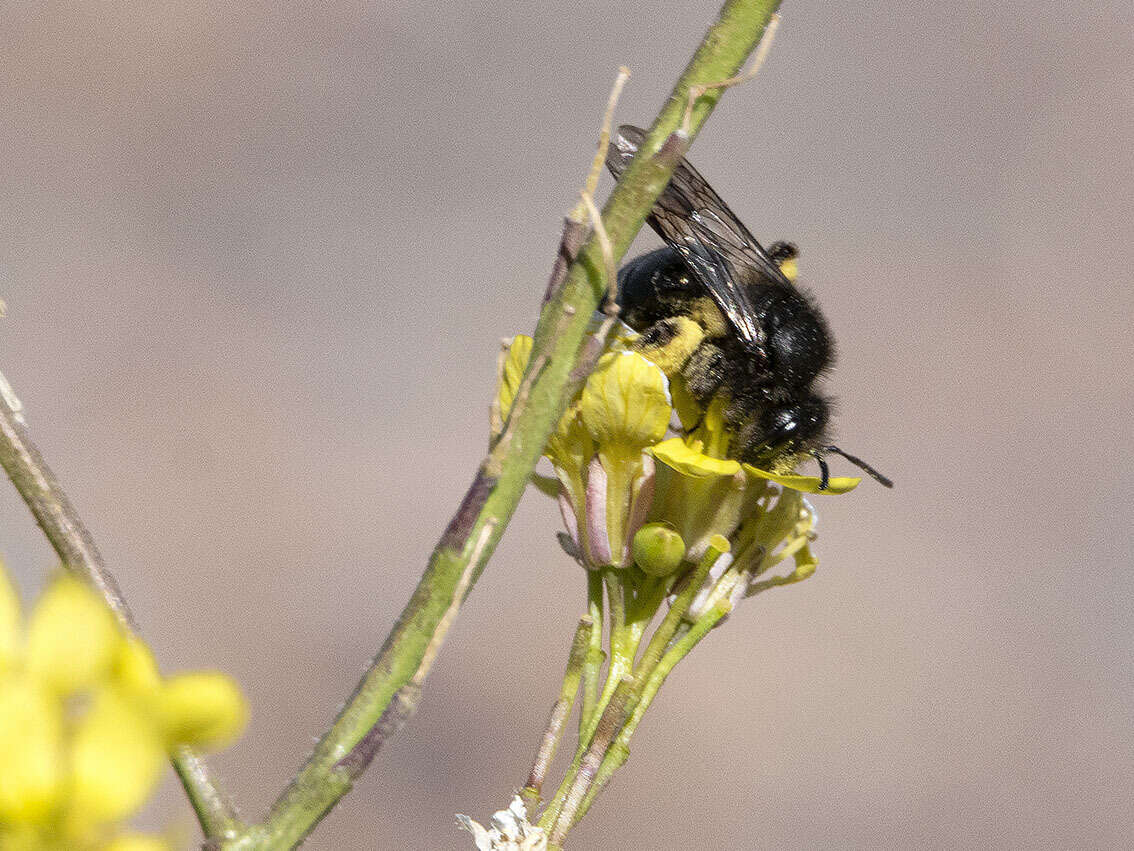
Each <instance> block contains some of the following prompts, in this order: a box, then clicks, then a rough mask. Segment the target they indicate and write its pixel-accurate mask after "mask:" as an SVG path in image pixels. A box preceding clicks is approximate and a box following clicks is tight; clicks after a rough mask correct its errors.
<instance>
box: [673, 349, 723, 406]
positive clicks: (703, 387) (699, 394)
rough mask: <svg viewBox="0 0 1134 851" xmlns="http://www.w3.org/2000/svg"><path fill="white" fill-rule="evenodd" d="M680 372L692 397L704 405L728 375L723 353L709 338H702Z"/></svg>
mask: <svg viewBox="0 0 1134 851" xmlns="http://www.w3.org/2000/svg"><path fill="white" fill-rule="evenodd" d="M681 374H682V375H683V376H685V383H686V384H688V385H689V392H690V393H692V394H693V398H694V399H696V400H697V401H698V402H700V403H701V404H702V405H704V404H706V403H708V401H709V400H710V399H712V398H713V396H715V395H716V394H717V391H718V390H720V389H721V387H722V386H723V385H724V382H725V379H726V378H727V377H728V370H727V364H726V363H725V353H724V352H723V351H721V348H720V347H719V346H717V345H716V344H715V343H713V342H711V341H710V340H702V341H701V345H699V346H698V347H697V348H696V349H694V350H693V354H691V355H690V356H689V359H688V360H687V361H685V365H684V366H682V368H681Z"/></svg>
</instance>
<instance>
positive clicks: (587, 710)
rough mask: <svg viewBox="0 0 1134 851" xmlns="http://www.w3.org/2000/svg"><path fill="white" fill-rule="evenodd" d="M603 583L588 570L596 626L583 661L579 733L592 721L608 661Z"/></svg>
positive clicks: (589, 601) (589, 597) (589, 605)
mask: <svg viewBox="0 0 1134 851" xmlns="http://www.w3.org/2000/svg"><path fill="white" fill-rule="evenodd" d="M602 595H603V584H602V576H601V575H600V574H599V573H598V571H594V570H588V571H587V610H588V612H589V614H590V616H591V619H592V620H593V621H594V624H595V628H594V629H593V630H591V635H590V645H589V646H588V648H587V658H586V661H585V662H584V663H583V701H582V705H581V707H580V709H579V735H580V736H581V735H582V733H583V730H584V729H585V728H586V726H587V725H588V724H589V723H590V722H591V718H592V717H593V716H594V711H595V706H596V704H597V703H598V693H599V674H600V673H601V671H602V663H603V662H605V661H606V653H604V652H603V649H602V633H603V604H602Z"/></svg>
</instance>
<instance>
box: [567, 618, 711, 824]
mask: <svg viewBox="0 0 1134 851" xmlns="http://www.w3.org/2000/svg"><path fill="white" fill-rule="evenodd" d="M730 611H732V604H731V603H730V602H729V601H728V600H720V601H718V602H717V604H716V605H715V606H713V607H712V608H710V609H709V610H708V611H707V612H706V613H705V614H704V615H703V616H702V617H701V618H700V619H699V620H698V621H697V622H696V623H695V624H693V626H692V627H691V628H690V629H689V631H688V632H686V633H685V634H684V635H683V636H682V637H681V638H679V639H678V640H677V641H675V642H674V643H673V646H672V647H670V649H669V650H667V651H666V653H665V655H664V656H662V658H661V659H660V660H659V662H658V664H657V666H656V667H655V668H654V670H653V671H652V672H651V673H650V675H649V678H648V679H647V680H646V681H645V683H644V684H643V685H641V686H640V688H639V689H637V690H636V691H637V695H636V698H637V700H636V702H635V703H633V705H632V709H631V712H630V717H629V718H628V719H627V721H626V723H625V724H623V725H622V729H621V730H619V732H618V735H617V737H616V738H615V739H614V741H613V742H612V743H611V745H610V747H609V748H608V749H607V751H606V754H605V755H604V756H603V759H602V762H601V764H600V765H599V767H598V769H597V770H596V771H595V775H594V779H593V780H592V781H591V784H590V786H589V787H588V789H587V792H586V795H585V796H584V798H583V800H582V802H581V803H580V805H579V808H578V811H577V812H576V814H575V818H574V821H573V822H572V826H573V825H575V824H578V823H579V820H580V819H582V818H583V816H585V815H586V814H587V810H589V809H590V807H591V804H592V803H593V802H594V799H595V796H597V795H598V794H599V793H600V792H601V791H602V790H603V787H605V786H606V784H607V783H608V782H609V781H610V778H611V776H612V775H613V774H614V772H615V771H617V770H618V769H619V768H620V767H621V766H622V764H623V763H624V762H626V760H627V758H628V757H629V756H630V739H631V737H632V736H633V735H634V731H635V730H637V729H638V724H639V722H640V721H641V720H642V716H643V715H644V714H645V712H646V710H647V709H649V708H650V704H651V703H653V701H654V698H655V697H656V696H657V693H658V690H659V689H660V688H661V687H662V683H664V682H665V680H666V677H668V676H669V674H670V672H671V671H672V670H673V668H674V666H675V665H676V664H677V663H678V662H680V661H681V660H682V659H684V658H685V657H686V656H688V655H689V652H690V651H691V650H692V649H693V648H694V647H696V646H697V644H698V643H699V642H700V641H701V639H702V638H704V637H705V636H706V635H708V634H709V631H710V630H711V629H712V628H713V627H714V626H716V625H717V623H719V622H720V620H721V618H723V617H724V616H725V615H727V614H728V613H729V612H730ZM568 829H570V828H568Z"/></svg>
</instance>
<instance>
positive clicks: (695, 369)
mask: <svg viewBox="0 0 1134 851" xmlns="http://www.w3.org/2000/svg"><path fill="white" fill-rule="evenodd" d="M645 138H646V133H645V131H643V130H641V129H639V128H637V127H631V126H629V125H623V126H622V127H619V128H618V136H617V138H616V139H615V140H614V141H613V142H612V143H611V145H610V148H609V149H608V151H607V156H606V164H607V167H608V168H609V169H610V171H611V172H612V173H613V174H614V176H615V177H616V178H617V177H618V176H619V175H620V174H621V173H622V172H623V171H624V170H625V168H626V167H627V166H628V165H629V163H630V160H631V159H632V158H633V157H634V154H635V153H636V152H637V150H638V147H639V146H640V145H641V144H642V142H643V141H644V140H645ZM647 221H648V222H649V223H650V226H651V227H652V228H653V229H654V230H655V231H656V232H657V234H658V235H659V236H660V237H661V238H662V239H663V240H664V241H665V243H666V247H664V248H659V249H658V250H656V251H652V252H650V253H649V254H644V255H642V256H640V257H636V258H634V259H633V260H631V261H630V262H629V263H627V264H626V265H625V266H623V267H622V269H621V270H620V271H619V273H618V292H619V294H618V304H619V306H620V308H621V310H622V314H621V315H622V318H623V319H624V320H625V322H626V324H627V325H629V326H630V327H631V328H633V329H634V330H635V331H637V332H639V333H640V334H641V336H640V337H639V338H638V340H637V342H636V343H635V346H636V348H637V349H638V350H639V351H640V352H642V354H644V355H645V356H646V357H648V358H650V359H651V360H652V361H654V362H655V363H657V364H658V365H659V366H660V367H661V368H662V369H663V370H664V371H665V372H666V373H667V374H668V375H670V376H671V377H673V376H674V375H681V376H682V377H683V378H684V379H685V383H686V385H687V387H688V388H689V391H690V393H691V394H692V396H693V398H694V399H696V400H697V402H698V403H699V404H700V405H701V406H702V407H706V406H707V405H708V404H709V402H711V401H712V400H713V399H714V398H717V397H720V398H722V400H723V402H724V418H725V422H726V423H727V424H728V426H729V427H730V429H731V430H732V431H733V437H732V440H731V444H730V449H729V454H730V455H731V456H732V457H734V458H736V459H737V460H739V461H743V462H746V463H750V464H753V465H755V466H756V467H759V468H760V469H763V470H769V471H772V472H777V473H781V472H788V471H790V470H791V469H793V468H794V467H795V466H796V464H798V463H799V462H800V461H802V460H804V459H805V458H807V457H812V458H814V459H815V460H816V461H817V462H818V464H819V470H820V474H821V478H820V485H819V489H820V490H825V489H826V488H827V485H828V482H829V479H830V473H829V470H828V467H827V462H826V460H825V458H824V456H826V455H828V454H835V455H840V456H842V457H843V458H845V459H846V460H848V461H850V462H851V463H852V464H854V465H855V466H856V467H859V468H860V469H862V470H863V471H864V472H866V473H867V474H869V475H870V476H871V477H873V478H874V479H876V480H877V481H878V482H880V483H881V484H883V485H885V486H886V487H892V486H893V483H892V482H891V481H890V479H888V478H886V477H885V476H883V475H882V474H881V473H879V472H878V471H877V470H875V469H874V468H873V467H871V466H870V465H869V464H867V463H866V462H865V461H863V460H862V459H860V458H856V457H855V456H854V455H851V454H849V453H847V452H844V451H843V450H842V449H840V448H839V447H837V446H834V445H832V444H830V443H828V442H827V441H828V437H827V433H828V426H829V421H830V417H831V402H830V400H829V399H828V398H827V397H826V396H824V395H822V394H821V393H819V392H818V391H817V390H816V389H815V384H816V382H817V381H818V380H819V379H820V378H821V377H822V376H823V374H824V373H826V372H827V371H828V370H829V369H830V368H831V365H832V364H833V362H834V343H833V340H832V339H831V333H830V331H829V330H828V328H827V322H826V320H825V319H824V318H823V314H822V313H820V311H819V307H818V306H817V305H816V303H815V302H814V300H813V299H812V298H811V297H810V296H808V295H807V294H806V293H804V292H802V291H801V290H799V289H798V288H797V287H796V286H795V285H794V284H793V282H792V280H791V279H792V278H794V267H795V259H796V256H797V254H798V252H797V250H796V248H795V246H794V245H792V244H790V243H786V242H777V243H773V244H772V245H771V246H770V248H769V250H765V249H764V248H763V247H762V246H761V245H760V243H759V242H757V241H756V239H755V237H753V236H752V234H751V233H749V232H748V229H747V228H746V227H744V225H743V224H741V223H740V220H739V219H737V218H736V216H734V215H733V214H732V212H731V211H730V210H729V208H728V207H727V206H726V205H725V203H724V201H722V200H721V198H720V196H719V195H717V193H716V192H714V191H713V189H712V187H710V186H709V184H708V183H707V182H706V181H705V179H704V178H703V177H701V175H700V174H699V173H698V172H697V171H696V170H695V169H694V168H693V166H691V165H690V164H689V163H688V162H687V161H685V160H682V161H681V162H680V163H679V164H678V166H677V168H676V169H675V170H674V173H673V178H672V179H671V180H670V182H669V185H668V186H667V187H666V189H665V191H664V192H662V194H661V196H660V197H659V198H658V200H657V202H656V203H655V205H654V208H653V210H652V211H651V213H650V215H649V217H648V218H647Z"/></svg>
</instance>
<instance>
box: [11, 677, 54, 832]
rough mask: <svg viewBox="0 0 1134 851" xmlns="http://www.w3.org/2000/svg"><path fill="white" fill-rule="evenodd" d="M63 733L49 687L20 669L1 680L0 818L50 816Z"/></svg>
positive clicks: (16, 820)
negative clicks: (45, 686)
mask: <svg viewBox="0 0 1134 851" xmlns="http://www.w3.org/2000/svg"><path fill="white" fill-rule="evenodd" d="M63 737H64V725H63V704H62V703H61V702H60V701H59V699H58V698H57V697H56V696H55V695H54V694H52V692H51V691H50V690H49V689H46V688H44V687H43V686H42V685H41V684H40V683H38V682H36V680H35V679H33V678H32V677H29V676H27V675H26V674H25V673H23V672H12V673H10V674H8V675H7V676H5V677H4V678H3V681H0V824H5V823H19V822H32V823H39V822H42V821H45V820H46V819H48V818H49V817H50V815H51V813H52V812H53V810H54V809H55V807H56V805H57V804H58V802H59V799H60V796H61V795H62V793H63V787H64V782H65V780H66V772H65V768H64V764H63V753H64V751H63ZM0 835H2V834H0ZM0 844H2V843H0Z"/></svg>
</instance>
